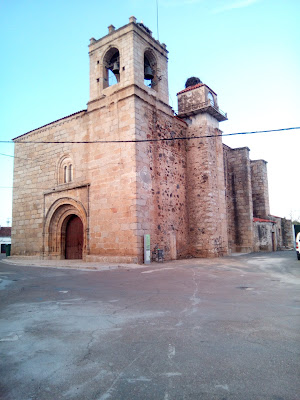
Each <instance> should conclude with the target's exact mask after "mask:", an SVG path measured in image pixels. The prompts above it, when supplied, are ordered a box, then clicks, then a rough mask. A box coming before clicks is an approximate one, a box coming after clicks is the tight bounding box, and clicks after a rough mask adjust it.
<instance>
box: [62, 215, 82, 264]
mask: <svg viewBox="0 0 300 400" xmlns="http://www.w3.org/2000/svg"><path fill="white" fill-rule="evenodd" d="M82 247H83V225H82V222H81V219H80V218H79V217H77V215H72V216H71V218H70V219H69V221H68V223H67V227H66V254H65V257H66V259H68V260H77V259H81V258H82Z"/></svg>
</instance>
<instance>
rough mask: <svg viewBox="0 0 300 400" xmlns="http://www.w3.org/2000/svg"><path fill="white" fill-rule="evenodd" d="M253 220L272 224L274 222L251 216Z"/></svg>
mask: <svg viewBox="0 0 300 400" xmlns="http://www.w3.org/2000/svg"><path fill="white" fill-rule="evenodd" d="M253 221H254V222H271V223H272V224H276V221H270V220H269V219H263V218H253Z"/></svg>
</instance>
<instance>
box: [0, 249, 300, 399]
mask: <svg viewBox="0 0 300 400" xmlns="http://www.w3.org/2000/svg"><path fill="white" fill-rule="evenodd" d="M0 278H1V279H2V280H1V279H0V289H1V290H0V304H1V308H0V351H1V358H0V368H1V371H0V380H1V389H0V398H1V400H61V399H76V400H85V399H88V400H137V399H142V400H144V399H145V400H148V399H149V400H150V399H151V400H152V399H153V400H175V399H197V400H198V399H201V400H299V399H300V379H299V378H300V376H299V375H300V374H299V372H300V367H299V360H300V358H299V353H300V341H299V331H300V330H299V328H300V297H299V287H300V286H299V285H300V262H299V261H297V259H296V256H295V253H294V252H292V251H285V252H277V253H259V254H258V253H256V254H250V255H241V256H238V257H234V256H232V257H224V258H219V259H210V260H207V259H205V260H204V259H198V260H195V259H192V260H184V261H176V262H170V263H164V264H154V265H150V266H147V267H141V268H137V269H132V268H126V267H122V268H118V269H115V270H106V271H82V270H67V269H51V268H37V267H25V266H13V265H8V264H5V263H1V262H0Z"/></svg>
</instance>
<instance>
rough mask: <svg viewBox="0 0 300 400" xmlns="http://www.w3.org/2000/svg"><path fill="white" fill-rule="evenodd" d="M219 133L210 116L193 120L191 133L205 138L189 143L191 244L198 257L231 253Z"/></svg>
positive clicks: (189, 132)
mask: <svg viewBox="0 0 300 400" xmlns="http://www.w3.org/2000/svg"><path fill="white" fill-rule="evenodd" d="M191 122H192V123H191ZM219 132H220V131H219V130H218V122H217V120H216V119H215V118H213V117H211V116H210V115H208V114H198V115H195V116H193V118H192V119H191V121H190V125H189V126H188V130H187V136H189V137H191V138H192V137H194V136H203V138H201V139H192V140H189V141H188V142H187V193H188V214H189V243H190V253H191V255H193V256H196V257H213V256H220V255H224V254H227V252H228V238H227V216H226V205H225V184H224V172H223V148H222V141H221V138H220V137H218V136H216V137H213V136H214V135H219ZM210 135H212V137H205V136H210Z"/></svg>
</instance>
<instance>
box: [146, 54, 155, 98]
mask: <svg viewBox="0 0 300 400" xmlns="http://www.w3.org/2000/svg"><path fill="white" fill-rule="evenodd" d="M144 84H145V85H146V86H148V87H151V88H153V89H155V90H157V84H158V79H157V61H156V57H155V55H154V53H153V52H152V50H150V49H148V50H146V51H145V53H144Z"/></svg>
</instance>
